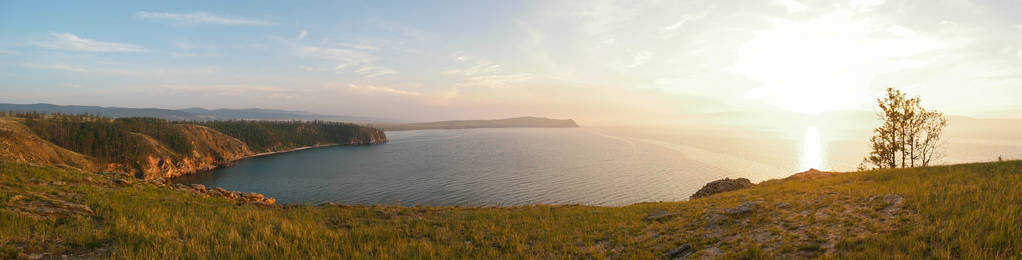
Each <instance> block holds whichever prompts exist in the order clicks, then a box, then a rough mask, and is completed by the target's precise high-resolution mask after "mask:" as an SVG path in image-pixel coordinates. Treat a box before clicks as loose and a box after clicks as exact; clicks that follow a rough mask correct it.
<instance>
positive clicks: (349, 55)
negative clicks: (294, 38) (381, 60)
mask: <svg viewBox="0 0 1022 260" xmlns="http://www.w3.org/2000/svg"><path fill="white" fill-rule="evenodd" d="M291 51H292V53H293V54H294V55H295V56H298V57H301V58H306V59H319V60H329V61H333V62H334V65H332V67H333V70H343V69H346V68H349V67H354V66H358V65H361V64H367V63H369V62H372V61H374V60H376V57H375V56H373V55H370V54H368V53H365V52H361V51H356V50H351V49H343V48H322V47H315V46H309V45H302V44H294V45H292V49H291Z"/></svg>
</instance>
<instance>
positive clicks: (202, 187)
mask: <svg viewBox="0 0 1022 260" xmlns="http://www.w3.org/2000/svg"><path fill="white" fill-rule="evenodd" d="M188 186H191V187H192V189H195V190H197V191H199V192H206V185H202V184H197V183H196V184H189V185H188Z"/></svg>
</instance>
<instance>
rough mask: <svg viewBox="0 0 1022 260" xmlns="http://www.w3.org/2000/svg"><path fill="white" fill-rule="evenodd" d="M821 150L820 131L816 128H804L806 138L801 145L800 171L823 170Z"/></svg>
mask: <svg viewBox="0 0 1022 260" xmlns="http://www.w3.org/2000/svg"><path fill="white" fill-rule="evenodd" d="M823 166H824V165H823V149H822V147H821V145H820V129H818V128H816V126H809V127H806V136H805V138H804V140H803V144H802V162H801V165H800V166H799V170H800V171H805V170H809V169H810V168H812V169H817V170H823Z"/></svg>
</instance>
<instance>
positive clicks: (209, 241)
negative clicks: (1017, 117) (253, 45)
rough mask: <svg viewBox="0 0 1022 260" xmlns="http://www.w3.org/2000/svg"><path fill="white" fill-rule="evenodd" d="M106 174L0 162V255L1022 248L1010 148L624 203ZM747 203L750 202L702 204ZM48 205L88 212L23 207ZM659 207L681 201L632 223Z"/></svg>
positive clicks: (906, 253)
mask: <svg viewBox="0 0 1022 260" xmlns="http://www.w3.org/2000/svg"><path fill="white" fill-rule="evenodd" d="M113 178H121V177H120V176H112V175H100V174H95V173H88V172H82V171H77V170H67V169H58V168H51V167H42V166H32V165H27V164H17V163H10V162H6V163H4V164H3V166H0V258H13V257H18V256H19V255H22V256H25V255H31V254H37V255H38V254H42V255H44V256H46V257H60V256H62V255H68V256H84V257H102V258H123V259H137V258H253V257H257V258H400V259H421V258H509V257H510V258H590V257H591V258H597V259H603V258H625V259H650V258H661V257H663V256H664V255H665V254H666V252H668V251H670V250H671V249H673V248H676V247H678V246H680V245H682V244H685V245H690V246H691V247H692V248H693V249H695V253H694V254H693V256H696V257H699V256H708V257H715V258H717V257H719V258H776V257H781V258H790V257H808V258H813V257H823V258H912V259H916V258H969V259H975V258H980V259H991V258H1019V257H1022V239H1019V238H1022V224H1020V223H1022V162H1020V161H1011V162H998V163H978V164H964V165H953V166H940V167H928V168H913V169H901V170H879V171H867V172H855V173H846V174H838V175H835V176H831V177H824V178H819V179H812V180H791V181H772V182H768V183H764V184H761V185H757V186H755V187H753V188H750V189H745V190H739V191H734V192H728V193H723V194H718V195H714V196H711V197H707V198H703V199H698V200H694V201H687V202H661V203H640V204H636V205H631V206H625V207H595V206H578V205H565V206H553V205H536V206H521V207H499V208H493V207H400V206H355V207H349V206H310V205H290V206H276V207H263V206H256V205H252V204H238V203H236V202H234V201H230V200H226V199H220V198H206V197H199V196H194V195H190V194H188V193H185V192H181V191H177V190H174V189H171V188H168V187H165V186H161V185H157V184H150V183H136V184H133V185H128V186H122V185H116V184H114V183H113V182H112V181H111V180H112V179H113ZM887 194H897V195H900V196H902V197H903V198H904V204H903V205H902V206H901V207H900V208H899V209H898V210H897V211H893V213H891V211H887V210H888V209H889V208H890V207H891V206H889V205H888V204H886V203H885V202H883V200H882V199H879V198H880V197H882V196H884V195H887ZM745 201H754V202H756V203H758V205H761V208H760V209H759V210H757V211H756V212H754V213H753V214H750V215H747V216H742V217H724V218H717V219H715V218H714V217H713V215H714V214H715V213H714V212H717V211H718V210H719V209H722V208H729V207H735V206H737V205H738V204H740V203H742V202H745ZM780 202H785V203H787V204H788V205H786V206H780V204H778V203H780ZM62 203H65V204H67V203H69V204H80V205H85V206H88V207H89V208H91V210H92V213H87V212H79V211H66V210H65V211H58V212H56V213H53V212H49V213H40V211H38V210H35V209H36V208H39V207H42V208H46V207H54V208H60V206H54V205H63V204H62ZM64 208H67V207H64ZM71 208H73V207H71ZM657 211H667V212H672V213H679V214H678V215H677V216H675V217H668V218H664V219H660V220H656V221H644V220H643V218H644V217H645V216H647V215H648V214H650V213H652V212H657Z"/></svg>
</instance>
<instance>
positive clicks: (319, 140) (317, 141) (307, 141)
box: [191, 120, 382, 153]
mask: <svg viewBox="0 0 1022 260" xmlns="http://www.w3.org/2000/svg"><path fill="white" fill-rule="evenodd" d="M191 123H193V124H197V125H202V126H206V127H209V128H212V129H214V130H217V131H220V132H221V133H224V134H226V135H229V136H232V137H234V138H238V139H239V140H241V141H242V142H244V143H245V144H246V145H248V147H249V149H252V151H254V152H258V153H262V152H272V151H282V150H287V149H293V148H298V147H305V146H313V145H321V144H360V143H372V142H371V140H370V139H373V138H374V137H375V136H382V132H381V131H380V130H377V129H375V128H368V127H363V126H360V125H356V124H352V123H340V122H328V121H251V120H227V121H195V122H191Z"/></svg>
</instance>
